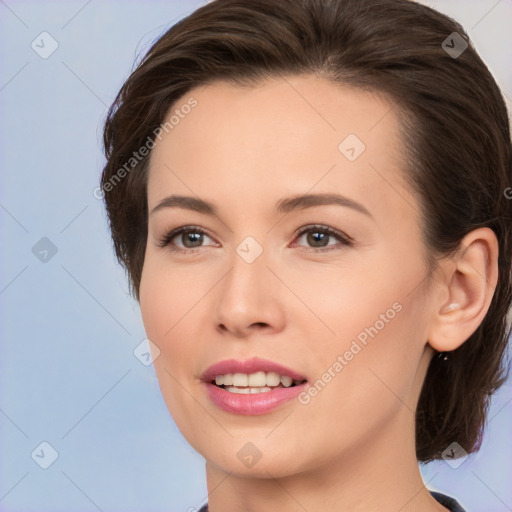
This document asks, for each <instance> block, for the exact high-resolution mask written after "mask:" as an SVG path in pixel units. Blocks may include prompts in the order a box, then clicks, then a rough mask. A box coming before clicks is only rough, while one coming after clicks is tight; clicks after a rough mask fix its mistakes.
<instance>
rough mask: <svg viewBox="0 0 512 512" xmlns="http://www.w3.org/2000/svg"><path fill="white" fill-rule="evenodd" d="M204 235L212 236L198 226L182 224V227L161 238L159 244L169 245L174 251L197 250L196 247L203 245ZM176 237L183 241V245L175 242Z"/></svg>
mask: <svg viewBox="0 0 512 512" xmlns="http://www.w3.org/2000/svg"><path fill="white" fill-rule="evenodd" d="M180 235H181V236H180ZM204 237H207V238H210V237H209V236H208V234H207V233H206V231H205V230H204V229H202V228H200V227H198V226H182V227H181V228H177V229H174V230H172V231H171V232H170V233H167V234H166V235H165V236H164V237H163V238H161V239H160V240H159V242H158V246H159V247H167V248H168V249H169V250H170V251H172V252H180V253H189V252H196V251H194V249H199V248H200V247H201V244H202V242H203V241H204ZM175 238H176V239H177V240H179V241H181V242H182V243H183V245H182V246H179V245H178V246H177V245H176V244H175V243H174V242H173V240H174V239H175ZM210 240H211V238H210Z"/></svg>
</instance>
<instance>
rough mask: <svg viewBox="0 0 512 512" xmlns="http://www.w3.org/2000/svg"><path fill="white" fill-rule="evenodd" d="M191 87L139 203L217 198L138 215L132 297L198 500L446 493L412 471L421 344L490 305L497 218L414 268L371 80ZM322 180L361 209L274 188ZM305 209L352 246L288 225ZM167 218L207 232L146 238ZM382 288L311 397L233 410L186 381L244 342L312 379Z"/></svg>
mask: <svg viewBox="0 0 512 512" xmlns="http://www.w3.org/2000/svg"><path fill="white" fill-rule="evenodd" d="M190 97H194V98H195V99H196V100H197V102H198V103H197V106H196V107H195V108H194V109H193V110H192V111H191V112H190V113H189V114H188V115H187V116H186V117H184V119H182V120H180V123H179V124H178V125H177V126H175V127H174V129H173V130H172V131H170V132H169V133H168V134H164V135H163V137H162V140H161V141H158V143H157V145H156V147H155V148H154V149H153V151H152V155H151V162H150V171H149V180H148V189H147V194H148V208H149V211H150V212H151V211H152V210H153V209H154V208H155V206H156V205H158V204H159V203H160V201H162V200H163V199H164V198H165V197H167V196H169V195H171V194H179V195H185V196H193V197H199V198H201V199H204V200H207V201H209V202H211V203H213V204H214V205H215V206H216V208H217V210H218V213H217V215H213V216H212V215H205V214H203V213H199V212H195V211H191V210H188V209H184V208H178V207H171V208H161V209H159V210H158V211H155V212H154V213H151V214H150V215H149V221H148V230H149V233H148V240H147V249H146V254H145V262H144V267H143V273H142V279H141V285H140V306H141V311H142V317H143V321H144V325H145V328H146V332H147V335H148V337H149V338H150V339H151V340H152V342H153V343H154V344H155V346H156V347H158V349H159V351H160V353H159V355H158V357H156V352H155V351H154V354H155V357H156V359H155V363H154V365H155V370H156V373H157V376H158V379H159V383H160V387H161V390H162V394H163V398H164V400H165V402H166V404H167V407H168V409H169V411H170V413H171V414H172V416H173V418H174V420H175V422H176V424H177V426H178V428H179V429H180V431H181V432H182V433H183V435H184V436H185V438H186V439H187V441H188V442H189V443H190V444H191V445H192V446H193V447H194V448H195V449H196V450H197V451H198V452H199V453H200V454H202V455H203V456H204V458H205V459H206V477H207V485H208V492H209V498H208V499H209V506H210V511H211V512H227V511H228V510H229V511H230V512H233V511H242V510H244V511H247V510H249V511H266V510H270V509H272V510H280V511H283V512H292V511H293V512H295V511H303V510H308V511H316V510H320V509H321V510H323V511H335V510H336V511H338V512H339V511H351V512H357V511H363V510H364V511H366V512H368V511H379V512H387V511H390V512H391V511H393V512H397V511H399V510H400V511H401V512H409V511H414V512H423V511H435V510H446V509H445V508H444V507H442V506H441V505H440V504H438V503H437V502H436V501H435V500H434V499H433V498H432V497H431V496H430V494H429V493H428V491H427V488H426V487H425V485H424V483H423V481H422V478H421V474H420V472H419V469H418V463H417V460H416V457H415V439H414V410H415V408H416V404H417V401H418V397H419V393H420V390H421V386H422V383H423V381H424V378H425V374H426V370H427V368H428V364H429V362H430V360H431V358H432V356H433V354H434V350H433V348H435V349H436V350H439V351H443V350H453V349H454V348H457V346H459V345H460V344H462V343H463V342H464V341H465V340H466V339H467V338H468V337H469V336H470V335H471V334H472V333H473V332H474V331H475V330H476V328H477V327H478V325H479V324H480V322H481V321H482V319H483V317H484V316H485V313H486V312H487V309H488V307H489V304H490V301H491V298H492V293H493V289H494V286H495V284H496V279H497V253H498V249H497V242H496V238H495V236H494V234H493V233H492V231H490V230H488V229H479V230H475V231H473V232H471V233H470V234H469V235H468V236H467V237H466V238H465V239H464V240H463V242H462V244H461V250H460V251H458V252H457V253H456V254H455V255H453V256H452V257H451V258H445V259H443V260H441V262H440V265H439V268H438V269H437V270H436V271H435V272H434V273H433V274H432V275H431V277H432V283H431V284H430V285H429V282H428V281H427V280H426V277H427V276H428V275H429V268H428V266H427V264H426V259H425V254H426V251H427V248H426V247H425V246H424V244H423V241H422V238H421V229H420V219H419V213H418V212H419V202H418V198H417V197H415V196H414V194H413V193H412V192H411V191H410V190H409V188H408V186H406V184H405V182H404V179H403V176H404V172H406V171H405V162H404V161H403V158H402V153H403V151H402V142H401V138H400V135H399V125H398V122H399V121H398V118H397V117H396V115H395V112H394V111H393V109H392V107H391V103H390V102H389V101H388V100H387V99H386V98H384V97H381V96H379V95H377V94H372V93H369V92H363V91H359V90H354V89H350V88H346V87H341V86H340V85H337V84H333V83H332V82H329V81H327V80H326V79H324V78H320V77H317V76H313V75H299V76H290V77H286V78H284V77H282V78H279V79H273V80H266V81H264V82H261V83H260V84H259V85H258V86H257V87H251V88H242V87H240V86H234V85H230V84H227V83H223V82H215V83H213V84H211V85H209V86H208V87H198V88H195V89H193V90H192V91H190V92H189V93H188V94H187V95H186V97H184V98H182V100H180V101H178V102H177V105H178V104H183V103H185V102H186V101H187V99H188V98H190ZM175 107H176V106H175ZM175 107H174V108H175ZM348 134H356V135H357V137H358V138H359V139H360V140H362V141H363V142H364V144H365V145H366V149H365V151H364V152H363V153H362V154H361V155H360V156H359V157H358V158H357V159H356V160H355V161H353V162H351V161H349V160H348V159H347V158H346V157H345V156H344V155H343V154H342V153H341V152H340V151H339V149H338V145H339V144H340V142H342V141H343V140H344V138H345V137H346V136H347V135H348ZM321 192H331V193H332V192H336V193H339V194H342V195H344V196H346V197H348V198H350V199H351V200H353V201H357V202H358V203H360V204H361V205H363V206H364V208H365V209H366V210H368V212H369V215H366V214H363V213H361V212H359V211H356V210H355V209H352V208H349V207H346V206H339V205H322V206H315V207H313V208H307V209H302V210H297V211H291V212H289V213H287V214H286V215H283V214H280V215H277V214H276V213H275V212H274V207H275V204H276V202H277V201H278V200H279V199H281V198H283V197H285V196H292V195H300V194H304V193H321ZM309 224H321V225H322V226H328V227H331V228H333V229H335V230H338V231H340V232H341V233H345V234H347V235H348V236H349V237H351V238H352V239H353V245H344V244H343V243H341V242H339V240H337V239H336V238H335V237H333V236H330V237H328V239H327V240H328V241H327V242H324V244H325V243H327V244H328V245H327V246H325V245H322V244H321V243H319V242H318V239H317V238H312V235H311V231H310V232H309V233H310V235H309V237H308V233H305V234H302V235H300V236H298V235H297V231H298V230H299V228H302V227H304V226H307V225H309ZM181 226H199V227H201V228H203V229H204V230H206V231H207V233H208V235H205V236H204V237H203V240H202V242H198V243H195V244H193V243H191V242H190V241H189V239H188V238H187V237H186V236H184V235H183V236H182V235H178V236H176V237H175V238H174V239H173V242H174V244H175V245H174V247H176V248H179V249H182V250H185V251H188V252H187V253H176V252H171V251H170V249H169V247H160V246H159V245H158V244H159V241H160V240H161V239H162V238H163V237H165V235H166V234H167V233H168V232H170V231H171V230H172V229H174V228H178V227H181ZM190 231H191V232H195V231H194V228H193V227H192V228H191V229H190ZM312 231H313V233H315V232H318V230H315V229H313V230H312ZM247 236H252V237H253V238H254V239H255V240H256V241H257V242H258V243H259V245H260V246H261V247H262V249H263V252H262V254H261V255H260V256H259V257H258V258H257V259H256V260H255V261H254V262H253V263H247V262H246V261H245V260H244V259H243V258H241V257H240V256H239V254H238V253H237V252H236V248H237V246H238V245H239V244H240V243H241V242H242V241H243V240H244V239H245V238H246V237H247ZM187 241H188V245H185V244H186V243H187ZM315 242H316V243H315ZM194 247H197V248H194ZM322 251H323V252H322ZM397 302H398V303H399V304H400V305H401V307H402V308H401V310H400V312H399V313H397V314H396V315H395V316H394V318H393V319H392V320H389V321H388V322H387V323H385V327H384V328H382V329H381V330H380V331H379V332H378V334H377V335H376V336H375V337H374V338H370V339H369V341H368V343H367V345H366V346H364V347H363V348H362V350H361V351H360V352H358V353H357V355H356V356H354V357H353V359H352V360H350V361H349V362H348V364H347V365H346V366H344V368H343V370H342V371H340V372H338V373H336V376H335V377H334V378H332V379H331V381H330V382H329V383H328V384H327V385H326V386H325V388H324V389H323V390H322V391H321V392H319V393H318V394H317V395H316V396H315V397H313V398H311V401H310V402H309V403H308V404H301V403H299V401H298V400H295V399H294V400H291V401H290V402H287V403H286V404H285V405H283V406H281V407H280V408H279V409H277V410H276V411H274V412H271V413H267V414H262V415H258V416H243V415H236V414H232V413H228V412H225V411H223V410H221V409H219V408H218V407H217V406H216V405H214V404H213V403H212V402H211V401H210V400H209V398H208V396H207V394H206V392H205V389H204V384H203V383H202V382H201V381H200V379H199V376H200V374H201V373H202V372H203V371H204V370H205V369H206V368H208V367H209V366H210V365H212V364H213V363H216V362H218V361H221V360H224V359H230V358H234V359H249V358H252V357H253V356H258V357H262V358H266V359H270V360H273V361H276V362H279V363H281V364H283V365H285V366H288V367H290V368H292V369H294V370H296V371H297V372H299V373H302V374H304V375H306V376H307V378H308V381H309V382H310V383H313V382H315V381H317V379H319V378H321V376H322V375H323V374H324V373H325V372H326V371H327V370H328V369H329V368H330V367H332V366H333V363H334V362H335V361H336V360H337V357H338V355H340V354H344V353H345V352H346V351H347V350H348V349H349V348H350V346H351V343H352V341H353V340H354V339H356V337H357V335H358V334H359V333H361V332H362V331H364V329H365V328H368V327H370V326H373V325H375V323H376V321H377V320H379V318H381V316H380V315H382V314H385V313H386V311H387V310H389V309H390V308H391V307H392V305H393V304H394V303H397ZM248 442H251V443H253V444H254V445H255V446H256V447H257V449H258V450H259V452H260V453H261V458H260V460H259V461H258V462H257V463H256V464H254V465H253V466H252V467H246V466H245V465H244V464H243V463H242V462H241V460H240V459H239V458H238V457H237V452H238V451H239V450H240V449H241V448H242V447H243V446H244V445H245V444H246V443H248ZM429 483H430V482H429ZM438 483H439V482H435V481H433V482H432V484H431V485H430V486H429V487H430V488H432V487H435V486H436V484H438Z"/></svg>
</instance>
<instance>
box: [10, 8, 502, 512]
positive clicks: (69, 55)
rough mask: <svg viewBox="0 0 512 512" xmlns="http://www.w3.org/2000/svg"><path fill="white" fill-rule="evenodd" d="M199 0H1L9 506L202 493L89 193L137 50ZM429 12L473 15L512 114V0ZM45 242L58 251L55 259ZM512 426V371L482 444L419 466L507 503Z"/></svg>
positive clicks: (187, 497)
mask: <svg viewBox="0 0 512 512" xmlns="http://www.w3.org/2000/svg"><path fill="white" fill-rule="evenodd" d="M203 3H204V1H198V0H188V1H182V2H173V1H165V2H162V1H154V2H149V1H147V2H141V1H138V2H135V1H124V2H121V1H105V2H100V1H94V0H93V1H89V2H86V1H81V2H75V1H68V2H55V1H45V2H25V1H18V2H15V1H7V0H6V1H5V2H4V1H2V2H0V51H1V60H0V62H1V67H0V116H1V117H0V136H1V139H0V140H1V157H0V158H1V160H0V165H1V188H0V191H1V192H0V225H1V231H0V233H1V250H0V255H1V271H0V301H1V317H0V322H1V323H0V329H1V330H0V333H1V345H0V370H1V373H0V390H1V391H0V432H1V437H0V510H1V511H10V512H13V511H20V512H36V511H37V512H59V511H66V512H75V511H76V512H88V511H97V510H102V511H105V512H107V511H109V512H117V511H119V512H120V511H133V512H135V511H141V512H142V511H143V512H151V511H163V510H168V511H187V510H188V509H189V508H190V507H195V508H199V506H200V505H201V504H202V503H204V501H205V499H206V497H207V492H206V482H205V476H204V461H203V459H202V457H201V456H199V455H198V454H197V453H195V452H194V450H193V449H192V448H191V447H190V446H189V445H188V444H187V443H186V441H185V440H184V438H183V437H182V435H181V434H180V432H179V431H178V430H177V428H176V426H175V425H174V423H173V421H172V419H171V417H170V415H169V413H168V411H167V408H166V407H165V404H164V402H163V400H162V398H161V395H160V390H159V388H158V383H157V381H156V378H155V376H154V372H153V368H152V367H151V366H149V367H146V366H144V365H143V364H141V362H139V360H138V359H136V358H135V356H134V355H133V350H134V348H135V347H136V346H137V345H138V344H139V343H140V342H141V341H142V340H143V339H144V338H145V333H144V330H143V326H142V322H141V319H140V312H139V308H138V305H137V303H136V302H135V301H134V300H133V299H131V298H130V297H129V296H128V286H127V281H126V279H125V276H124V272H123V271H122V269H120V267H119V266H118V265H117V264H116V263H115V259H114V256H113V252H112V249H111V241H110V237H109V233H108V230H107V224H106V218H105V214H104V211H103V205H102V202H101V201H99V200H97V199H95V197H94V196H93V190H94V189H95V188H96V187H97V185H98V180H99V176H100V172H101V169H102V165H103V163H104V162H103V156H102V154H101V129H102V122H103V120H104V117H105V114H106V109H107V107H108V106H109V105H110V104H111V102H112V101H113V99H114V97H115V94H116V93H117V91H118V89H119V87H120V86H121V84H122V82H123V81H124V80H125V79H126V78H127V77H128V75H129V73H130V70H131V69H132V65H133V62H134V60H135V58H136V56H137V54H138V53H139V52H141V51H142V52H144V51H145V50H147V49H148V47H149V45H150V43H151V42H152V41H153V40H154V39H155V38H156V37H157V36H158V35H160V34H161V33H162V32H163V31H165V29H166V28H168V27H169V26H171V25H172V24H173V23H175V22H176V21H177V20H178V19H180V18H181V17H183V16H184V15H186V14H188V13H189V12H191V11H192V10H194V9H195V8H196V7H198V6H200V5H202V4H203ZM429 5H432V6H433V7H435V8H438V9H439V10H441V11H443V12H446V13H448V14H450V15H451V16H453V17H454V18H456V19H457V20H458V21H460V22H462V23H463V25H464V26H465V27H466V29H467V30H468V32H469V35H470V37H471V38H472V40H473V42H474V44H475V45H476V47H477V49H478V50H479V52H480V54H481V55H482V57H483V58H484V60H485V61H486V62H487V64H488V66H489V68H490V69H491V71H492V72H493V74H494V76H495V78H496V80H497V82H498V83H499V85H500V86H501V87H502V90H503V92H504V94H505V95H506V96H507V103H508V105H509V108H510V106H511V105H512V102H511V100H510V98H511V97H512V76H511V71H510V69H511V65H510V64H511V63H512V55H511V53H512V50H511V49H512V34H511V33H510V28H509V27H510V26H511V24H512V3H511V2H510V0H501V1H499V2H496V0H490V1H487V0H486V1H480V0H478V1H476V0H473V1H448V0H444V1H436V2H429ZM43 31H46V32H48V33H50V34H51V36H52V37H53V38H54V39H55V40H56V41H57V42H58V45H59V46H58V49H57V50H56V51H55V53H53V54H52V55H51V56H50V57H49V58H47V59H42V58H41V57H39V55H38V54H37V53H36V52H35V51H34V50H33V49H32V48H31V42H32V41H33V40H34V39H36V37H37V36H38V35H39V34H40V33H41V32H43ZM511 185H512V184H511ZM42 237H48V238H49V239H50V240H51V241H52V242H53V244H55V246H56V247H57V253H56V254H55V255H54V256H53V257H52V258H51V259H50V260H49V261H48V262H46V263H43V262H41V261H39V259H37V258H36V257H35V255H34V254H33V253H32V247H33V246H34V245H35V244H36V242H38V241H39V240H40V239H41V238H42ZM511 425H512V386H511V382H510V380H509V383H508V384H507V385H505V386H504V387H503V388H502V389H501V391H500V392H499V393H498V394H497V395H496V396H495V397H494V398H493V402H492V407H491V410H490V414H489V425H488V428H487V430H486V435H485V439H484V443H483V446H482V449H481V450H480V451H479V452H478V453H477V454H475V455H472V456H470V457H469V458H468V459H467V460H466V461H465V462H464V463H463V464H462V465H461V466H460V467H459V468H457V469H453V468H451V467H450V466H448V464H447V463H445V462H443V461H441V462H436V463H433V464H430V465H428V466H426V467H423V468H422V472H423V474H424V477H425V482H426V483H427V486H428V487H429V488H431V489H436V490H440V491H442V492H446V493H447V494H451V495H453V496H456V497H457V498H458V499H459V501H460V502H461V503H462V504H463V505H464V506H465V507H466V509H467V510H468V512H481V511H483V510H485V511H486V512H505V511H507V510H512V486H511V485H510V483H511V480H512V457H511V455H512V440H511V437H510V432H511ZM42 441H46V442H48V443H50V444H51V445H52V446H53V447H54V448H55V449H56V450H57V452H58V455H59V456H58V459H57V460H56V461H55V463H54V464H52V465H51V466H50V467H49V468H48V469H46V470H45V469H42V468H40V467H39V466H38V465H37V464H36V463H35V462H34V460H33V459H32V458H31V453H32V452H33V450H34V449H35V448H36V447H38V445H39V444H40V443H41V442H42ZM45 453H46V455H45V456H48V453H49V452H48V450H46V452H45ZM40 460H41V459H40Z"/></svg>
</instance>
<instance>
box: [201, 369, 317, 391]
mask: <svg viewBox="0 0 512 512" xmlns="http://www.w3.org/2000/svg"><path fill="white" fill-rule="evenodd" d="M306 382H307V380H306V379H293V378H292V377H290V376H289V375H281V374H279V373H277V372H273V371H271V372H264V371H258V372H255V373H250V374H247V373H227V374H221V375H217V376H216V377H215V379H212V380H211V381H210V384H213V385H214V386H217V387H218V388H221V389H225V390H226V391H229V392H230V393H239V394H246V395H249V394H255V393H267V392H269V391H273V390H274V389H279V388H293V387H295V386H299V385H301V384H304V383H306Z"/></svg>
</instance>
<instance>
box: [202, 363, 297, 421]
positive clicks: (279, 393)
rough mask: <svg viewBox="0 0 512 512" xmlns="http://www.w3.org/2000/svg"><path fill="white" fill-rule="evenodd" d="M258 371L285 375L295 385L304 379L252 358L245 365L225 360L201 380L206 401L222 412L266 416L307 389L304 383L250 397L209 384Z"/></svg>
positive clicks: (294, 373) (207, 372)
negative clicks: (229, 375) (204, 387)
mask: <svg viewBox="0 0 512 512" xmlns="http://www.w3.org/2000/svg"><path fill="white" fill-rule="evenodd" d="M258 371H264V372H276V373H278V374H279V375H288V376H289V377H291V378H292V379H293V380H295V381H302V380H305V379H306V378H305V377H304V376H303V375H301V374H299V373H297V372H295V371H293V370H291V369H290V368H286V367H285V366H282V365H280V364H277V363H274V362H272V361H267V360H265V359H260V358H257V357H256V358H253V359H249V360H247V361H237V360H235V359H228V360H226V361H221V362H219V363H216V364H214V365H212V366H210V367H209V368H208V369H207V370H206V371H205V372H204V373H203V374H202V376H201V380H202V381H204V383H205V386H206V391H207V392H208V396H209V397H210V400H211V401H212V402H213V403H214V404H215V405H217V406H218V407H220V408H221V409H223V410H224V411H226V412H230V413H234V414H244V415H257V414H266V413H268V412H271V411H273V410H275V409H277V408H278V407H279V406H281V405H282V404H284V403H285V402H288V401H289V400H291V399H292V398H295V397H296V396H297V395H299V394H300V393H301V392H302V391H303V390H304V388H305V387H306V386H307V382H304V383H303V384H298V385H296V386H293V387H289V388H277V389H273V390H272V391H267V392H264V393H254V394H248V395H246V394H238V393H230V392H229V391H226V390H225V389H223V388H220V387H218V386H216V385H215V384H212V381H213V380H214V379H215V377H217V375H225V374H227V373H247V374H249V373H255V372H258Z"/></svg>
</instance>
